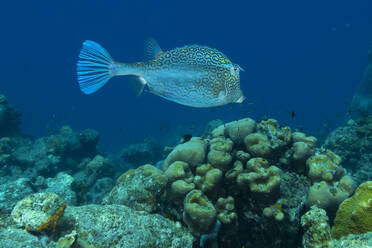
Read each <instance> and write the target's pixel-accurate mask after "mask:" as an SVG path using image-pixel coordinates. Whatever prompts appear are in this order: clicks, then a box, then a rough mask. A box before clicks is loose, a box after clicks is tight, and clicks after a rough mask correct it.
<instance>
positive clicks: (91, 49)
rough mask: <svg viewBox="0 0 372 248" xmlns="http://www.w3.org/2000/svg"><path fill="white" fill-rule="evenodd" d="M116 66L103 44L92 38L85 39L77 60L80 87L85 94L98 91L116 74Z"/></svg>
mask: <svg viewBox="0 0 372 248" xmlns="http://www.w3.org/2000/svg"><path fill="white" fill-rule="evenodd" d="M114 68H115V62H114V61H113V59H112V58H111V56H110V54H109V53H108V52H107V51H106V50H105V49H104V48H103V47H102V46H100V45H99V44H98V43H96V42H94V41H91V40H87V41H85V42H84V43H83V48H82V49H81V51H80V54H79V60H78V62H77V77H78V82H79V85H80V89H81V90H82V91H83V92H84V93H85V94H92V93H94V92H96V91H97V90H98V89H100V88H101V87H102V86H103V85H105V84H106V83H107V81H109V80H110V78H112V77H113V76H115V73H114Z"/></svg>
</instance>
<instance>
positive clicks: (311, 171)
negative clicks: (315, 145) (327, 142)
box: [306, 150, 345, 182]
mask: <svg viewBox="0 0 372 248" xmlns="http://www.w3.org/2000/svg"><path fill="white" fill-rule="evenodd" d="M306 164H307V168H308V176H309V177H310V178H311V180H312V181H313V182H319V181H322V180H324V181H327V182H331V181H338V180H339V179H340V178H341V177H342V176H343V175H344V174H345V171H344V168H342V167H341V166H340V164H341V158H340V156H338V155H337V154H335V153H333V152H332V151H330V150H319V151H317V152H316V153H315V155H313V156H311V157H310V158H309V159H308V160H307V161H306Z"/></svg>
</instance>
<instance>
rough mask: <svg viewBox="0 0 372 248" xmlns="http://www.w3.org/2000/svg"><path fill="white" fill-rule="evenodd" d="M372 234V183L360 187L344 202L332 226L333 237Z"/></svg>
mask: <svg viewBox="0 0 372 248" xmlns="http://www.w3.org/2000/svg"><path fill="white" fill-rule="evenodd" d="M366 232H372V181H368V182H365V183H362V184H361V185H359V187H358V188H357V190H356V191H355V194H354V195H353V196H352V197H350V198H348V199H346V200H345V201H343V202H342V204H341V205H340V207H339V209H338V210H337V213H336V218H335V220H334V222H333V226H332V236H333V237H334V238H340V237H342V236H346V235H348V234H361V233H366Z"/></svg>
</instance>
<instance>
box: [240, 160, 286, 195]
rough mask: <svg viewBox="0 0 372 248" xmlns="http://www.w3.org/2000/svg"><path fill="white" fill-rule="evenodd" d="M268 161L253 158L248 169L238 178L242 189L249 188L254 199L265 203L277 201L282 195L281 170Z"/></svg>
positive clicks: (248, 163) (248, 164)
mask: <svg viewBox="0 0 372 248" xmlns="http://www.w3.org/2000/svg"><path fill="white" fill-rule="evenodd" d="M268 165H269V163H268V161H267V160H265V159H262V158H252V159H250V160H249V161H248V162H247V169H246V171H243V172H242V173H240V174H239V176H238V177H237V184H238V185H239V186H240V187H241V188H246V187H248V188H249V190H250V192H251V193H252V195H253V197H256V198H259V199H261V200H264V199H265V201H269V202H270V201H275V200H276V198H277V197H278V195H279V193H280V176H281V170H280V169H279V168H278V167H276V166H274V165H272V166H268Z"/></svg>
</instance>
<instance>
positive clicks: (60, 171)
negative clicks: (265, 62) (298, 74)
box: [0, 98, 372, 248]
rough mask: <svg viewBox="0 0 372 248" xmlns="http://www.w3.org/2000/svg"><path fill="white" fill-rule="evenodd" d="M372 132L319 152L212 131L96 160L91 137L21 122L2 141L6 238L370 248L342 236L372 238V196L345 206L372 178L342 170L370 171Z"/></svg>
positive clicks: (0, 218)
mask: <svg viewBox="0 0 372 248" xmlns="http://www.w3.org/2000/svg"><path fill="white" fill-rule="evenodd" d="M0 99H1V98H0ZM1 105H3V106H5V108H8V109H12V107H11V106H10V105H9V104H8V103H6V104H3V103H2V102H1V101H0V106H1ZM10 112H12V111H10ZM13 113H14V114H13V115H11V116H13V117H12V118H15V117H16V116H17V115H16V114H15V113H16V112H13ZM7 118H10V117H7ZM370 122H371V123H372V118H371V120H370V119H369V118H364V119H363V120H361V121H359V120H358V121H356V122H353V121H349V122H348V124H347V126H346V127H344V129H342V128H340V129H339V132H337V131H335V132H334V133H333V134H332V135H330V136H329V138H328V141H326V143H325V145H324V146H323V147H320V148H319V147H317V139H316V138H315V137H313V136H307V135H306V134H305V133H302V132H299V131H295V132H292V130H291V128H289V127H288V126H281V125H280V124H279V123H278V121H276V120H274V119H264V120H261V121H257V122H256V121H255V120H253V119H250V118H244V119H241V120H237V121H232V122H229V123H226V124H223V123H222V122H221V121H216V122H213V123H209V125H208V126H207V128H206V130H207V132H206V133H205V134H203V136H202V137H192V138H191V139H190V140H189V139H187V140H184V141H183V142H181V143H179V144H177V145H176V146H175V147H166V148H164V150H163V149H162V147H161V146H160V145H158V144H157V143H156V142H155V141H153V140H146V141H145V142H144V143H142V144H135V145H130V146H128V147H125V148H124V149H123V150H122V151H121V152H119V153H118V154H116V155H107V154H105V153H103V152H102V151H99V150H98V149H97V147H96V146H97V142H98V137H99V136H98V133H97V132H96V131H94V130H90V129H87V130H83V131H81V132H75V131H73V130H72V129H71V128H70V127H68V126H64V127H62V128H61V129H60V131H59V133H57V134H54V135H50V136H47V137H41V138H38V139H36V140H33V139H31V138H29V137H27V136H24V135H20V134H19V133H20V132H19V130H18V124H19V122H14V123H13V124H12V125H13V126H14V127H15V128H14V130H17V131H14V132H7V133H5V134H4V135H6V136H1V135H0V136H1V137H0V237H6V236H7V235H8V236H9V237H7V239H8V240H9V243H12V244H13V243H14V244H16V245H14V246H11V245H10V244H9V246H5V245H4V247H27V246H29V247H43V248H45V247H71V248H75V247H76V248H77V247H84V248H87V247H88V248H91V247H146V248H149V247H174V248H176V247H190V248H191V247H195V248H197V247H204V248H225V247H229V248H230V247H245V248H250V247H255V248H256V247H278V248H286V247H300V246H301V244H302V245H303V247H341V244H342V243H340V242H341V240H342V242H344V244H346V243H347V244H349V243H350V247H353V246H352V243H353V242H355V243H357V244H360V245H361V247H362V245H364V244H368V242H366V241H365V239H366V238H368V237H369V236H368V234H365V235H358V236H349V237H345V235H347V234H350V233H353V234H360V233H364V232H368V231H371V229H370V227H369V226H368V221H369V219H371V218H370V216H368V214H369V212H370V211H368V207H369V205H371V204H369V199H371V198H372V196H371V195H370V192H369V190H368V189H369V187H371V188H372V186H368V187H367V186H365V184H362V185H361V186H360V187H359V189H358V190H357V191H356V193H355V195H354V196H352V197H351V198H349V199H347V198H348V197H350V196H351V195H352V194H353V192H354V189H355V187H356V185H357V183H359V182H361V180H362V179H363V178H367V177H369V175H368V173H370V172H371V170H370V171H368V169H367V168H365V170H364V172H365V173H366V175H364V177H363V174H362V173H361V171H360V170H354V171H353V173H354V174H352V175H350V174H349V173H350V172H348V171H346V169H344V166H345V162H344V161H346V162H347V163H349V162H353V163H354V162H355V161H357V164H358V165H360V163H362V162H361V161H364V162H363V163H365V166H366V167H367V163H368V161H372V155H370V153H369V152H368V151H369V150H368V149H369V139H370V137H372V135H371V136H370V135H369V132H370V131H371V130H372V128H370V124H369V123H370ZM349 131H350V133H349V136H348V135H345V133H344V132H349ZM342 135H344V139H341V136H342ZM361 137H366V138H365V139H364V141H363V142H364V143H362V141H361V140H362V139H361ZM349 138H350V140H348V139H349ZM356 138H357V139H356ZM355 140H358V142H361V143H357V142H354V141H355ZM342 142H345V143H342ZM349 143H354V145H355V147H353V148H351V149H350V152H349V153H348V151H347V149H346V148H345V147H343V146H344V145H347V144H349ZM332 147H333V148H332ZM371 148H372V145H371ZM362 153H363V154H362ZM357 156H360V158H358V157H357ZM347 163H346V167H347V166H350V164H347ZM359 168H362V167H361V166H360V167H359ZM353 176H358V177H357V181H356V182H355V180H354V178H353ZM366 184H367V183H366ZM345 199H347V200H345ZM344 200H345V201H344ZM343 201H344V202H343ZM17 202H18V203H17ZM341 202H343V203H341ZM91 203H95V204H91ZM340 204H341V205H340ZM339 205H340V207H339ZM337 209H338V211H337ZM336 211H337V215H336ZM305 212H306V213H305ZM304 213H305V214H304ZM327 214H328V216H329V217H330V219H331V220H332V219H333V217H334V215H336V218H335V220H334V225H333V227H332V234H334V235H333V236H334V237H333V238H341V239H340V240H332V239H331V236H330V233H331V231H330V227H329V225H328V217H327ZM301 215H302V218H301ZM302 234H304V235H303V237H302ZM10 236H11V237H10ZM2 242H3V243H4V241H3V240H2V239H0V246H1V245H2V244H3V243H2ZM1 247H3V246H1ZM345 247H346V246H345Z"/></svg>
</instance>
